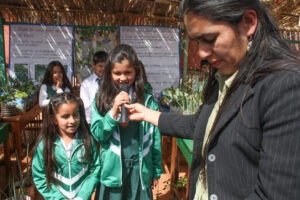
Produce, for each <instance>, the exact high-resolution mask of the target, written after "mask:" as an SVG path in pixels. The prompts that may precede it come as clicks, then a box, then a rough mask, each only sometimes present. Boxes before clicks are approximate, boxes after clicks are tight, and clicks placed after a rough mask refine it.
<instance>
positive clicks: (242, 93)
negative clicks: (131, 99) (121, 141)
mask: <svg viewBox="0 0 300 200" xmlns="http://www.w3.org/2000/svg"><path fill="white" fill-rule="evenodd" d="M298 68H299V67H298ZM215 91H216V92H215V93H214V95H213V96H212V97H211V98H210V99H209V100H208V101H207V102H206V103H204V104H203V105H202V106H201V107H200V109H199V111H198V112H197V113H196V114H195V115H189V116H183V115H171V114H166V113H162V114H161V115H160V118H159V130H160V132H161V133H162V134H163V135H168V136H174V137H179V138H188V139H193V140H194V151H193V160H192V165H191V173H190V194H189V199H193V198H194V195H195V189H196V182H197V179H198V175H199V171H200V160H201V151H202V143H203V138H204V133H205V129H206V124H207V121H208V118H209V116H210V113H211V111H212V109H213V106H214V104H215V102H216V100H217V91H218V90H217V87H216V90H215ZM206 155H207V156H206V158H205V159H206V163H207V181H208V192H209V198H208V199H211V200H217V199H218V200H241V199H247V200H254V199H272V200H273V199H274V200H275V199H276V200H277V199H284V200H299V199H300V73H298V72H292V71H278V72H274V73H272V74H270V75H268V76H267V77H265V78H264V79H262V80H260V81H259V82H258V83H256V84H255V85H254V86H253V87H252V88H251V87H250V86H249V85H240V86H239V87H238V88H237V89H236V90H235V91H234V92H233V93H232V95H231V96H230V97H229V99H228V101H227V103H226V105H224V108H223V113H222V115H221V116H220V118H219V120H218V121H217V122H216V125H215V128H214V130H213V132H212V135H211V138H210V142H209V145H208V153H207V154H206Z"/></svg>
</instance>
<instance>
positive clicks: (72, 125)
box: [54, 102, 80, 136]
mask: <svg viewBox="0 0 300 200" xmlns="http://www.w3.org/2000/svg"><path fill="white" fill-rule="evenodd" d="M54 123H55V124H56V125H57V126H58V129H59V133H60V135H69V136H73V135H74V133H75V132H76V131H77V128H78V127H79V124H80V115H79V107H78V105H77V103H75V102H71V103H64V104H62V105H60V106H59V107H58V110H57V113H56V115H55V121H54Z"/></svg>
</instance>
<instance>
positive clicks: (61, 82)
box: [56, 79, 63, 90]
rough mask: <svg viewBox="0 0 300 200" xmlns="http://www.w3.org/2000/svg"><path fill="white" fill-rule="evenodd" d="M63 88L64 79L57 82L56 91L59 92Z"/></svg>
mask: <svg viewBox="0 0 300 200" xmlns="http://www.w3.org/2000/svg"><path fill="white" fill-rule="evenodd" d="M62 86H63V81H62V79H58V80H57V81H56V90H59V89H60V88H62Z"/></svg>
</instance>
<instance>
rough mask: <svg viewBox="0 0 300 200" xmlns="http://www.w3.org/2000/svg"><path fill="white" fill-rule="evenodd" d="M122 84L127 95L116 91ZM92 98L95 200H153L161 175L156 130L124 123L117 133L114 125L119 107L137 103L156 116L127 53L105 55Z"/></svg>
mask: <svg viewBox="0 0 300 200" xmlns="http://www.w3.org/2000/svg"><path fill="white" fill-rule="evenodd" d="M123 84H126V85H127V86H128V88H129V92H128V93H127V92H124V91H120V88H121V86H122V85H123ZM98 94H99V95H98V96H97V97H96V98H95V100H94V103H93V106H94V109H93V110H94V112H93V117H92V124H91V131H92V134H93V135H94V137H95V138H96V140H98V141H99V142H100V143H101V161H100V162H101V176H100V182H101V186H100V196H99V199H101V200H103V199H105V200H109V199H111V200H129V199H132V200H139V199H142V200H147V199H153V197H152V190H151V188H153V187H155V186H156V185H157V183H158V179H159V177H160V175H161V173H162V167H161V160H162V159H161V136H160V133H159V130H158V128H157V127H155V126H153V125H152V124H150V123H147V122H134V121H129V123H128V126H126V127H123V126H121V125H120V121H119V119H120V107H121V105H122V104H128V103H133V102H139V103H142V104H144V105H145V106H147V107H149V108H152V109H155V110H158V106H157V104H156V102H155V101H154V98H153V96H152V95H151V94H149V93H147V92H146V90H144V80H143V78H142V73H141V71H140V66H139V60H138V58H137V55H136V53H135V51H134V50H133V48H132V47H130V46H129V45H125V44H120V45H118V46H116V47H115V48H114V49H113V50H112V51H111V53H110V55H109V57H108V60H107V62H106V66H105V71H104V81H103V83H102V85H101V88H99V92H98ZM151 186H152V187H151Z"/></svg>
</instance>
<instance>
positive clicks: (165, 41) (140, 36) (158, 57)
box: [120, 26, 180, 99]
mask: <svg viewBox="0 0 300 200" xmlns="http://www.w3.org/2000/svg"><path fill="white" fill-rule="evenodd" d="M179 42H180V37H179V29H177V28H167V27H147V26H121V27H120V43H123V44H129V45H131V46H132V47H133V48H134V49H135V51H136V53H137V55H138V58H139V59H140V60H141V61H142V62H143V64H144V66H145V70H146V74H147V78H148V82H149V83H150V84H151V85H152V87H153V92H154V95H155V98H156V99H157V98H158V97H159V95H160V92H161V91H162V90H163V89H165V88H169V87H171V86H174V87H178V85H179V80H180V56H179Z"/></svg>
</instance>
